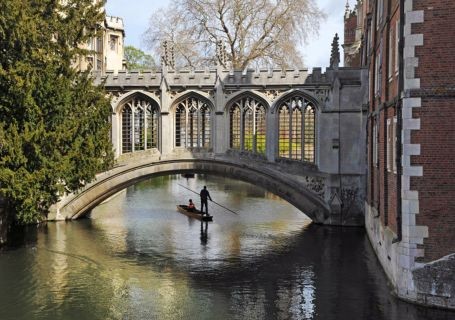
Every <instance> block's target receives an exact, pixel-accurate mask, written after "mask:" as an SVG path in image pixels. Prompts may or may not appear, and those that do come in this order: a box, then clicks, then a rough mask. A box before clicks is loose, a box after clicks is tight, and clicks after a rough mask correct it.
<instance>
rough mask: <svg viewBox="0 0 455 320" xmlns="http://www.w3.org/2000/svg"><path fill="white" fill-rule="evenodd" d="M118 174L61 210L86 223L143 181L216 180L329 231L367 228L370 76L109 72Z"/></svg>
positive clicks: (57, 209)
mask: <svg viewBox="0 0 455 320" xmlns="http://www.w3.org/2000/svg"><path fill="white" fill-rule="evenodd" d="M96 81H97V82H98V83H100V84H102V85H104V87H105V88H106V90H107V92H108V94H109V95H110V96H111V101H112V118H111V124H112V132H111V140H112V143H113V147H114V150H115V154H116V158H117V165H116V166H115V167H114V168H113V169H112V170H110V171H108V172H105V173H101V174H99V175H98V176H97V178H96V180H95V181H94V182H92V183H90V184H88V185H87V186H86V187H85V188H84V189H82V190H80V192H78V193H77V194H72V195H67V196H65V197H63V198H62V199H61V201H60V202H59V203H58V204H57V205H55V206H54V207H53V208H52V210H51V213H50V215H49V219H50V220H62V219H76V218H78V217H81V216H83V215H85V214H86V213H87V212H89V211H90V209H92V208H93V207H95V206H96V205H98V204H99V203H100V202H102V201H103V200H105V199H107V198H108V197H110V196H112V195H113V194H115V193H116V192H119V191H120V190H122V189H123V188H126V187H128V186H129V185H132V184H134V183H136V182H138V181H140V180H143V179H147V178H150V177H153V176H159V175H169V174H176V173H185V172H193V173H209V174H215V175H222V176H226V177H230V178H234V179H240V180H244V181H247V182H250V183H252V184H255V185H258V186H261V187H264V188H265V189H267V190H268V191H271V192H273V193H275V194H277V195H279V196H281V197H282V198H283V199H285V200H287V201H288V202H289V203H291V204H293V205H294V206H295V207H297V208H299V209H300V210H301V211H302V212H304V213H305V214H306V215H308V216H309V217H310V218H311V219H313V221H315V222H317V223H323V224H337V225H339V224H342V225H361V224H363V221H364V216H363V211H364V210H363V201H364V194H365V191H364V190H365V156H364V154H365V150H366V144H365V138H364V137H365V136H366V135H365V117H366V113H365V106H363V105H362V101H364V100H365V99H364V98H365V94H367V71H366V70H361V69H350V68H338V67H337V66H334V67H333V68H327V70H326V72H325V73H322V72H321V69H320V68H315V69H313V72H312V73H309V72H308V70H305V69H303V70H246V71H244V72H239V71H229V70H223V69H221V68H220V67H218V68H216V69H212V70H201V71H197V70H196V71H194V70H193V71H192V70H182V71H175V70H172V69H170V68H169V67H167V66H166V65H164V66H163V68H162V70H161V71H158V72H134V71H133V72H127V71H124V72H118V73H117V74H115V73H113V72H108V73H106V74H103V75H100V76H98V78H97V79H96Z"/></svg>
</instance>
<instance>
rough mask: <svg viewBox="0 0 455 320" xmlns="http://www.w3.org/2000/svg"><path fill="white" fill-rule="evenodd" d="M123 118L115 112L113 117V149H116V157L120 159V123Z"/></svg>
mask: <svg viewBox="0 0 455 320" xmlns="http://www.w3.org/2000/svg"><path fill="white" fill-rule="evenodd" d="M120 119H121V117H120V116H119V115H118V114H116V113H115V111H114V112H113V113H112V115H111V139H112V141H111V142H112V147H113V148H114V156H115V157H116V158H118V157H119V156H120V152H121V145H120V143H121V141H122V139H121V137H120V124H119V121H120Z"/></svg>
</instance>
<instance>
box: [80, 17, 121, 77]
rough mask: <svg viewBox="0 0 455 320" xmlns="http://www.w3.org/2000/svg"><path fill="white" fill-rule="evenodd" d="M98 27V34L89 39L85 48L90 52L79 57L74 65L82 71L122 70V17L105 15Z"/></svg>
mask: <svg viewBox="0 0 455 320" xmlns="http://www.w3.org/2000/svg"><path fill="white" fill-rule="evenodd" d="M99 28H100V29H101V32H100V34H99V36H98V37H96V38H92V39H90V41H89V43H88V44H87V46H86V48H85V49H88V50H90V51H91V52H92V53H91V54H89V55H88V56H86V57H83V58H79V59H78V61H76V62H75V67H76V68H77V69H78V70H82V71H84V70H88V69H91V70H93V71H96V72H101V73H103V72H106V71H107V70H113V71H114V72H118V71H119V70H124V69H125V61H124V58H123V57H124V39H125V28H124V25H123V19H122V18H119V17H112V16H106V18H105V20H104V21H103V22H102V23H101V24H100V25H99Z"/></svg>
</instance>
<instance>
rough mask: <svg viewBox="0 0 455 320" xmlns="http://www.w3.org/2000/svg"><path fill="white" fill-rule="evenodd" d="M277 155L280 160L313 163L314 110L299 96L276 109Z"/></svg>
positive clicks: (314, 140) (308, 102)
mask: <svg viewBox="0 0 455 320" xmlns="http://www.w3.org/2000/svg"><path fill="white" fill-rule="evenodd" d="M278 121H279V125H278V128H279V129H278V130H279V139H278V154H279V156H280V157H282V158H289V159H293V160H303V161H308V162H314V160H315V145H316V135H315V123H316V120H315V108H314V106H313V104H312V103H311V102H310V101H308V100H306V99H305V98H303V97H301V96H295V97H293V98H290V99H288V100H286V101H284V102H283V103H282V104H281V105H280V106H279V108H278Z"/></svg>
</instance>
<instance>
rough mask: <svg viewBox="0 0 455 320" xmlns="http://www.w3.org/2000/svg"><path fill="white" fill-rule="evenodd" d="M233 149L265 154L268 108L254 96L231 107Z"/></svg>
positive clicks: (230, 130) (231, 146)
mask: <svg viewBox="0 0 455 320" xmlns="http://www.w3.org/2000/svg"><path fill="white" fill-rule="evenodd" d="M229 120H230V123H229V137H230V142H229V146H230V148H231V149H237V150H242V151H249V152H252V153H258V154H265V151H266V108H265V106H264V104H263V103H262V102H260V101H259V100H257V99H255V98H253V97H244V98H241V99H239V100H237V101H234V103H233V104H232V105H231V107H230V108H229Z"/></svg>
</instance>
